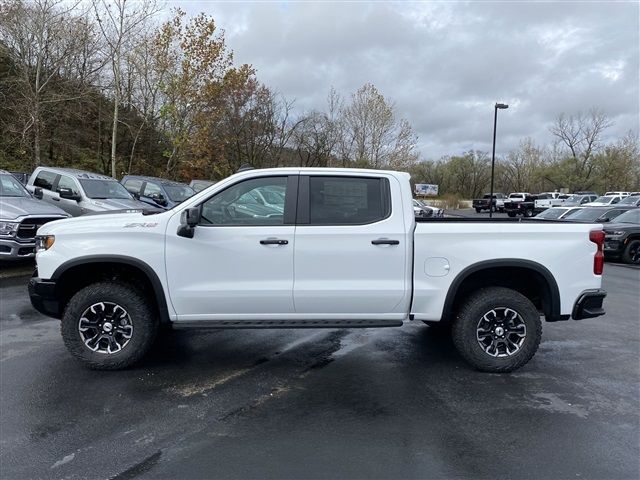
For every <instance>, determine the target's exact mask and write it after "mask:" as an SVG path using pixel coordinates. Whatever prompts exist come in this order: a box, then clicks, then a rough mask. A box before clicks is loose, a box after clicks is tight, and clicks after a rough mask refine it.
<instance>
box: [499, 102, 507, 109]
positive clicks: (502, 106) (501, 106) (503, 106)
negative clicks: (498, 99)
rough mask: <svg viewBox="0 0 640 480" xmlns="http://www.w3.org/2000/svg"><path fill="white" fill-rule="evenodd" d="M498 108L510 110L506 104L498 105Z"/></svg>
mask: <svg viewBox="0 0 640 480" xmlns="http://www.w3.org/2000/svg"><path fill="white" fill-rule="evenodd" d="M496 108H500V109H505V108H509V105H507V104H506V103H496Z"/></svg>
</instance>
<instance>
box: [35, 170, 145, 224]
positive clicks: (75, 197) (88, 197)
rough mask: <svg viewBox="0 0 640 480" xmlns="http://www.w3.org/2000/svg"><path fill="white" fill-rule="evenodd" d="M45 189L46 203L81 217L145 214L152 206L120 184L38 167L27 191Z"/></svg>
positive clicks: (105, 178)
mask: <svg viewBox="0 0 640 480" xmlns="http://www.w3.org/2000/svg"><path fill="white" fill-rule="evenodd" d="M38 187H39V188H41V189H42V194H43V198H42V199H43V200H44V201H46V202H49V203H51V204H53V205H55V206H57V207H60V208H61V209H62V210H64V211H65V212H67V213H68V214H70V215H71V216H74V217H77V216H78V215H83V214H85V213H89V212H104V211H108V210H131V209H136V210H141V209H146V208H148V205H147V204H145V203H142V202H139V201H137V200H135V199H134V198H133V197H132V196H131V194H130V193H129V192H127V189H126V188H124V187H123V186H122V184H121V183H120V182H118V181H117V180H115V179H113V178H111V177H108V176H106V175H99V174H97V173H91V172H84V171H82V170H75V169H72V168H51V167H38V168H36V170H35V171H34V172H33V174H32V175H31V178H29V183H27V189H28V190H29V191H30V192H34V191H35V189H36V188H38Z"/></svg>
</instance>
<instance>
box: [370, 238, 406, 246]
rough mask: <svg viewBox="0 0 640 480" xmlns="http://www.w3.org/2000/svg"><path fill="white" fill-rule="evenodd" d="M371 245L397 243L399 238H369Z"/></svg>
mask: <svg viewBox="0 0 640 480" xmlns="http://www.w3.org/2000/svg"><path fill="white" fill-rule="evenodd" d="M371 244H372V245H399V244H400V240H389V239H388V238H379V239H377V240H371Z"/></svg>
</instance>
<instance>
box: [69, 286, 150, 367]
mask: <svg viewBox="0 0 640 480" xmlns="http://www.w3.org/2000/svg"><path fill="white" fill-rule="evenodd" d="M98 302H112V303H115V304H118V305H120V306H121V307H123V308H124V309H125V310H126V311H127V313H128V314H129V317H130V319H131V323H132V325H133V334H132V336H131V339H130V340H129V342H128V343H127V344H126V345H125V346H124V347H123V348H122V350H120V351H119V352H116V353H112V354H106V353H98V352H93V351H91V350H90V349H89V348H88V347H87V346H86V345H85V344H84V341H83V340H82V337H81V336H80V331H79V330H78V322H79V321H80V318H81V315H82V314H83V313H84V312H85V310H86V309H87V308H89V307H91V305H93V304H95V303H98ZM156 332H157V321H156V319H155V318H154V315H153V313H152V311H151V309H150V308H149V304H148V302H147V300H146V299H145V297H144V296H143V295H141V293H140V292H138V291H137V290H136V289H135V288H134V287H133V286H130V285H126V284H121V283H115V282H101V283H97V284H93V285H89V286H88V287H85V288H83V289H82V290H80V291H79V292H78V293H76V294H75V295H74V296H73V297H72V298H71V300H70V301H69V303H68V304H67V308H66V309H65V312H64V315H63V317H62V321H61V333H62V338H63V339H64V343H65V345H66V347H67V349H68V350H69V351H70V352H71V354H72V355H73V356H74V357H76V358H77V359H79V360H81V361H82V362H83V363H85V364H87V365H88V366H89V367H91V368H96V369H118V368H125V367H127V366H130V365H132V364H133V363H135V362H136V361H138V360H139V359H140V358H141V357H142V356H143V355H144V353H146V351H147V350H148V348H149V347H150V345H151V343H152V342H153V340H154V338H155V335H156Z"/></svg>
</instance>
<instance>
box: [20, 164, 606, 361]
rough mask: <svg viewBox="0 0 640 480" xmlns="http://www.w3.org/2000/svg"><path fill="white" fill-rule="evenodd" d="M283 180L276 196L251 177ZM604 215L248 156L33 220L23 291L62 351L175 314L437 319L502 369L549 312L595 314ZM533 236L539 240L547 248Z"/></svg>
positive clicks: (139, 350) (105, 350)
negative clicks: (166, 191) (569, 213)
mask: <svg viewBox="0 0 640 480" xmlns="http://www.w3.org/2000/svg"><path fill="white" fill-rule="evenodd" d="M256 191H260V192H273V191H278V192H281V193H282V195H281V199H282V200H281V201H282V205H280V206H279V208H272V207H269V206H267V205H264V204H261V203H259V202H256V200H255V198H256V195H255V192H256ZM603 242H604V234H603V232H602V227H601V226H600V225H592V224H581V223H562V222H549V221H547V222H537V221H519V220H511V219H502V221H499V220H494V221H482V220H478V219H460V218H438V219H433V220H430V219H425V220H421V219H418V220H416V219H415V217H414V213H413V206H412V195H411V187H410V183H409V175H408V174H406V173H399V172H390V171H379V170H356V169H303V168H284V169H267V170H249V171H244V172H242V173H238V174H235V175H233V176H231V177H229V178H227V179H225V180H223V181H221V182H218V183H216V184H215V185H213V186H211V187H209V188H207V189H205V190H203V191H202V192H200V193H198V194H196V195H195V196H193V197H191V198H190V199H188V200H186V201H184V202H183V203H181V204H179V205H177V206H176V207H174V208H173V209H171V210H168V211H165V212H162V213H155V214H148V215H147V214H144V212H132V213H118V214H96V215H89V216H82V217H77V218H73V219H68V220H61V221H57V222H54V223H52V224H46V225H44V226H42V227H41V228H40V229H39V231H38V241H37V251H38V252H37V272H36V274H34V277H33V278H32V279H31V280H30V283H29V292H30V297H31V302H32V304H33V306H34V307H35V308H36V309H37V310H39V311H40V312H42V313H44V314H46V315H49V316H52V317H55V318H60V319H61V324H62V325H61V330H62V337H63V339H64V342H65V344H66V346H67V347H68V349H69V350H70V352H71V353H72V354H73V355H74V356H75V357H77V358H78V359H80V360H81V361H83V362H84V363H85V364H87V365H89V366H90V367H92V368H99V369H119V368H124V367H127V366H129V365H132V364H133V363H134V362H136V361H138V360H139V359H140V358H141V357H142V356H143V355H144V354H145V352H147V350H148V349H149V347H150V346H151V344H152V342H153V339H154V337H155V336H156V332H157V331H158V329H159V328H160V326H162V325H167V326H171V327H172V328H286V327H289V328H290V327H302V328H305V327H306V328H319V327H329V328H352V327H399V326H402V325H403V323H404V322H407V321H412V320H413V321H424V322H425V323H428V324H432V325H434V324H435V325H439V326H447V328H450V329H451V333H452V335H453V339H454V343H455V345H456V347H457V349H458V350H459V352H460V354H461V355H462V356H463V357H464V358H465V359H466V360H467V361H468V362H469V363H470V364H471V365H473V366H474V367H476V368H478V369H480V370H484V371H491V372H507V371H511V370H514V369H516V368H518V367H520V366H522V365H524V364H525V363H527V362H528V361H529V360H530V359H531V358H532V356H533V355H534V354H535V352H536V350H537V348H538V344H539V342H540V338H541V334H542V326H541V317H542V316H543V317H544V318H545V319H546V321H557V320H567V319H569V318H571V317H573V318H574V319H576V320H578V319H583V318H589V317H596V316H599V315H603V314H604V310H603V309H602V303H603V299H604V297H605V295H606V293H605V292H604V291H603V290H601V288H600V287H601V275H602V268H603ZM545 245H546V246H548V247H549V248H545Z"/></svg>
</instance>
